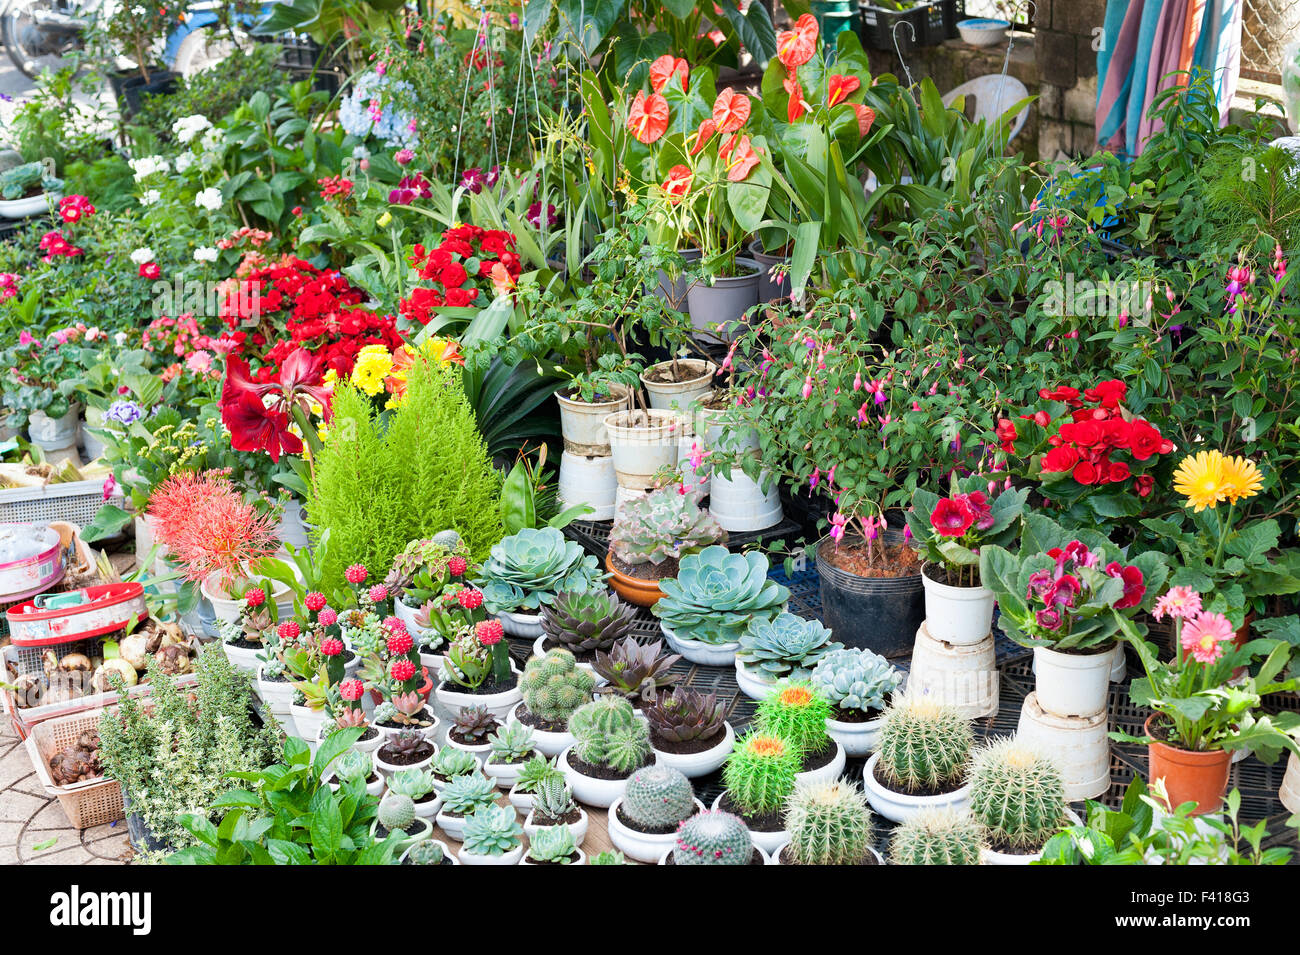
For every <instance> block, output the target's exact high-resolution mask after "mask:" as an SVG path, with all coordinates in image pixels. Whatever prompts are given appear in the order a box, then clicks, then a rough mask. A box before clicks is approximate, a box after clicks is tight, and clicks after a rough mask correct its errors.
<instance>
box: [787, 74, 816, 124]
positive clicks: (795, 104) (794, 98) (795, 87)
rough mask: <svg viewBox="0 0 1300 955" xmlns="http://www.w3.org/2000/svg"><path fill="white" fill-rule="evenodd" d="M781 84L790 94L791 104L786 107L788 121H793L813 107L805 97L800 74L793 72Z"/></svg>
mask: <svg viewBox="0 0 1300 955" xmlns="http://www.w3.org/2000/svg"><path fill="white" fill-rule="evenodd" d="M781 85H782V86H783V87H785V91H786V92H787V93H789V94H790V105H789V106H788V107H787V108H786V121H787V122H791V123H793V122H794V121H795V120H797V119H798V118H799V117H800V116H802V115H803V114H804V113H806V112H808V110H809V109H811V108H812V107H810V106H809V105H808V102H807V100H805V99H804V98H803V87H802V86H800V85H799V77H798V75H796V74H793V73H792V74H791V75H789V76H787V77H786V78H785V79H784V80H782V81H781Z"/></svg>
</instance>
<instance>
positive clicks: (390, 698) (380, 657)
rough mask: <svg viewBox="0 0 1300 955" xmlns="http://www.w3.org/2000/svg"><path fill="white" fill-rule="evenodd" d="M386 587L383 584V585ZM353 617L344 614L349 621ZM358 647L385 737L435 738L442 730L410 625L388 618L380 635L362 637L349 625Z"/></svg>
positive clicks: (348, 629) (346, 628)
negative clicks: (428, 700)
mask: <svg viewBox="0 0 1300 955" xmlns="http://www.w3.org/2000/svg"><path fill="white" fill-rule="evenodd" d="M381 586H382V585H381ZM352 616H353V615H352V614H350V613H345V614H344V619H345V620H348V619H349V618H350V617H352ZM344 631H345V633H349V635H350V636H351V638H352V640H353V641H354V645H355V646H357V647H358V648H363V657H364V660H363V663H362V666H361V676H362V678H363V679H364V680H365V682H366V684H367V685H369V686H370V688H371V693H372V694H378V697H379V700H380V702H378V703H377V704H376V705H375V713H374V718H375V725H376V726H377V727H378V728H379V730H380V731H381V732H383V733H384V734H385V735H392V734H394V733H399V732H402V731H404V730H419V731H420V732H421V733H423V734H424V735H425V736H427V737H429V738H430V739H432V738H433V737H434V735H435V733H436V731H437V728H438V722H439V721H438V718H437V717H436V716H435V715H434V713H433V709H432V707H430V706H429V705H428V704H427V703H426V702H425V699H426V697H427V695H428V689H427V688H424V687H423V683H424V681H425V680H426V678H427V674H426V673H425V671H424V666H423V664H422V663H421V660H420V648H419V647H418V646H417V645H416V642H415V638H414V637H412V636H411V634H410V633H409V632H408V631H407V629H406V625H405V624H404V623H402V621H401V620H399V619H398V618H397V617H395V616H392V617H387V618H385V619H384V622H383V624H382V627H381V629H380V632H379V634H378V635H377V636H374V637H372V636H371V635H370V634H366V635H365V637H364V638H363V637H361V636H360V635H359V634H357V633H356V632H355V631H351V628H350V627H348V626H345V627H344Z"/></svg>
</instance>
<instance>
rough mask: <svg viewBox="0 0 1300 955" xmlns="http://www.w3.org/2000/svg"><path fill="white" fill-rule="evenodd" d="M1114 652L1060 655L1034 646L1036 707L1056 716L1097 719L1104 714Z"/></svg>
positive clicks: (1049, 649) (1048, 649)
mask: <svg viewBox="0 0 1300 955" xmlns="http://www.w3.org/2000/svg"><path fill="white" fill-rule="evenodd" d="M1114 659H1115V657H1114V649H1113V648H1111V647H1107V648H1106V649H1105V650H1102V651H1101V652H1099V653H1061V652H1060V651H1058V650H1053V649H1051V648H1049V647H1034V681H1035V687H1034V689H1035V692H1036V693H1037V694H1038V705H1039V706H1041V707H1042V708H1043V709H1044V710H1046V711H1047V712H1048V713H1051V714H1053V715H1055V716H1096V715H1097V714H1098V713H1105V712H1106V699H1107V697H1108V695H1109V693H1110V671H1111V666H1112V664H1113V663H1114Z"/></svg>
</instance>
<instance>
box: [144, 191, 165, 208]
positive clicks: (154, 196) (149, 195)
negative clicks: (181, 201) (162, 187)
mask: <svg viewBox="0 0 1300 955" xmlns="http://www.w3.org/2000/svg"><path fill="white" fill-rule="evenodd" d="M161 198H162V193H161V192H159V191H158V190H157V189H146V190H145V191H144V195H142V196H141V197H140V205H142V206H151V205H153V204H154V203H155V202H157V201H158V200H159V199H161Z"/></svg>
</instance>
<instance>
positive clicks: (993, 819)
mask: <svg viewBox="0 0 1300 955" xmlns="http://www.w3.org/2000/svg"><path fill="white" fill-rule="evenodd" d="M970 807H971V814H972V815H973V816H974V817H975V818H976V819H978V820H979V821H980V822H981V823H983V824H984V825H985V826H986V827H987V828H988V829H989V830H990V832H991V834H992V836H993V838H994V839H995V840H997V842H998V843H1005V844H1006V846H1007V847H1009V848H1010V849H1011V850H1012V851H1013V852H1032V851H1036V850H1038V849H1040V848H1042V845H1043V843H1045V842H1046V841H1047V840H1048V838H1049V837H1051V835H1052V834H1053V833H1055V832H1056V830H1057V829H1059V828H1060V826H1061V823H1062V822H1063V821H1064V819H1065V786H1064V784H1063V783H1062V781H1061V771H1060V770H1059V769H1057V768H1056V765H1055V763H1053V762H1052V761H1051V760H1050V759H1048V758H1047V757H1046V756H1043V755H1042V754H1040V753H1037V752H1034V751H1033V750H1032V749H1030V748H1029V747H1027V746H1025V745H1022V744H1021V743H1018V742H1017V741H1016V740H1014V739H1002V740H997V741H995V742H993V743H990V744H989V745H988V746H985V747H983V748H981V749H979V750H978V751H977V752H976V753H975V757H974V759H972V760H971V768H970Z"/></svg>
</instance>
